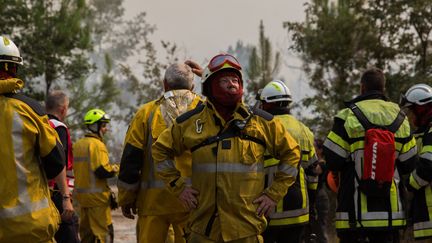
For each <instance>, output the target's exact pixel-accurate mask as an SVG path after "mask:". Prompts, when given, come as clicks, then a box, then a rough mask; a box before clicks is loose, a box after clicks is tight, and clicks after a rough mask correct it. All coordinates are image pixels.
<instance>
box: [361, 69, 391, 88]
mask: <svg viewBox="0 0 432 243" xmlns="http://www.w3.org/2000/svg"><path fill="white" fill-rule="evenodd" d="M385 82H386V80H385V77H384V73H383V71H382V70H381V69H379V68H371V69H368V70H366V71H365V72H364V73H363V75H362V77H361V83H362V84H363V87H364V89H365V91H374V90H375V91H380V92H384V90H385Z"/></svg>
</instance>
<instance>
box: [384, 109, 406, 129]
mask: <svg viewBox="0 0 432 243" xmlns="http://www.w3.org/2000/svg"><path fill="white" fill-rule="evenodd" d="M404 120H405V113H404V112H403V111H402V110H400V111H399V113H398V115H397V117H396V119H395V120H394V121H393V122H392V124H390V125H389V126H387V130H389V131H390V132H392V133H396V131H397V130H398V129H399V127H400V126H401V125H402V123H403V122H404Z"/></svg>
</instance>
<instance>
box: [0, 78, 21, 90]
mask: <svg viewBox="0 0 432 243" xmlns="http://www.w3.org/2000/svg"><path fill="white" fill-rule="evenodd" d="M23 87H24V81H22V80H21V79H18V78H8V79H3V80H0V94H8V93H16V92H17V91H18V90H20V89H22V88H23Z"/></svg>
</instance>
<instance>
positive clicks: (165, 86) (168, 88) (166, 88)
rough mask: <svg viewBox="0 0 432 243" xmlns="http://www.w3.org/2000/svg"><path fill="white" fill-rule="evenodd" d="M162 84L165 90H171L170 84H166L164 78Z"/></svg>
mask: <svg viewBox="0 0 432 243" xmlns="http://www.w3.org/2000/svg"><path fill="white" fill-rule="evenodd" d="M163 85H164V90H165V92H167V91H170V90H171V88H170V86H169V85H168V83H167V81H166V80H165V79H164V81H163Z"/></svg>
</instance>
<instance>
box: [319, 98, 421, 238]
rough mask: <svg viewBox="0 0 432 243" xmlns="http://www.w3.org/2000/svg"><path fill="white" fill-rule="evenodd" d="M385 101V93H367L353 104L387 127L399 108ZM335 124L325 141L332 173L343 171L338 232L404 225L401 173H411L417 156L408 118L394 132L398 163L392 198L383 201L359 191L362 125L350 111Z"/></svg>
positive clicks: (363, 132)
mask: <svg viewBox="0 0 432 243" xmlns="http://www.w3.org/2000/svg"><path fill="white" fill-rule="evenodd" d="M384 99H385V98H384V97H383V95H382V94H376V93H367V94H365V95H362V96H360V97H358V98H356V99H355V100H354V101H352V102H355V103H356V104H357V106H358V108H359V109H360V110H361V111H362V112H363V113H364V115H365V116H366V117H367V119H368V120H369V121H370V122H371V123H372V124H376V125H383V126H387V125H389V124H391V123H392V122H393V121H394V120H395V118H396V116H397V115H398V114H399V111H400V108H399V106H398V105H397V104H395V103H392V102H388V101H386V100H384ZM334 121H335V123H334V125H333V129H332V130H331V132H330V133H329V134H328V136H327V139H326V140H325V142H324V154H325V157H326V161H327V166H328V168H329V170H333V171H340V186H339V191H338V194H339V195H338V208H337V212H336V229H338V230H344V229H349V228H375V229H388V227H396V228H397V227H402V226H405V224H406V220H405V209H404V207H403V204H402V199H401V194H400V191H399V184H400V181H401V174H407V173H410V171H408V169H405V168H411V166H410V164H411V163H412V162H413V159H414V158H415V155H416V153H417V149H416V148H417V147H416V143H415V139H414V138H413V137H412V136H411V134H410V127H409V124H408V120H407V119H405V121H404V122H403V124H402V125H401V126H400V128H399V129H398V130H397V132H396V133H395V141H396V142H395V149H396V158H397V163H396V168H395V172H394V176H393V182H392V184H391V188H390V192H389V196H388V197H383V199H380V198H379V199H377V198H373V197H368V196H367V195H366V194H365V193H363V192H361V191H360V190H358V185H359V184H358V179H356V176H357V177H358V176H361V175H362V174H363V171H362V170H363V166H362V163H363V149H364V136H365V131H364V128H363V126H362V125H361V124H360V122H359V121H358V119H357V118H356V116H355V115H354V114H353V112H352V111H351V109H349V108H346V109H343V110H341V111H340V112H339V113H338V114H337V115H336V117H335V119H334ZM404 169H405V170H404ZM356 174H357V175H356Z"/></svg>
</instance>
